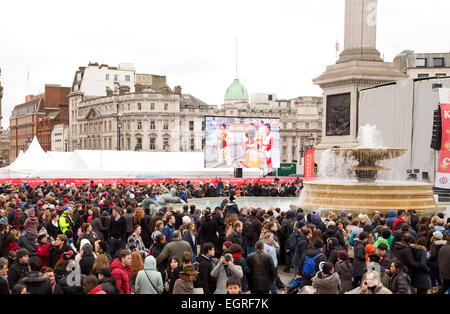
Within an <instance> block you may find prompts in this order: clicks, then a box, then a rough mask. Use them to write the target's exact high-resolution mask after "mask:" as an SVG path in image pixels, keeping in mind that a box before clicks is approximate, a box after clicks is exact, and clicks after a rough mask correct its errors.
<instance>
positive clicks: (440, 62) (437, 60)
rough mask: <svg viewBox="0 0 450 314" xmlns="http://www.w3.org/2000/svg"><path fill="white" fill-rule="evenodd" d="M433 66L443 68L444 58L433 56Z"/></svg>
mask: <svg viewBox="0 0 450 314" xmlns="http://www.w3.org/2000/svg"><path fill="white" fill-rule="evenodd" d="M433 67H435V68H443V67H444V58H433Z"/></svg>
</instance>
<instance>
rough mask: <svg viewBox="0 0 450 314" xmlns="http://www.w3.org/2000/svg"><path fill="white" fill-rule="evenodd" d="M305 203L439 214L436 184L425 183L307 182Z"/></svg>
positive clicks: (323, 207) (359, 210) (326, 208)
mask: <svg viewBox="0 0 450 314" xmlns="http://www.w3.org/2000/svg"><path fill="white" fill-rule="evenodd" d="M301 206H302V208H304V209H305V210H307V211H308V212H309V211H313V210H314V211H320V212H323V211H326V212H330V211H333V212H336V213H337V214H339V213H340V212H342V211H345V212H349V211H350V212H353V213H357V214H359V213H361V214H373V212H374V211H375V210H377V211H379V212H381V213H383V215H386V214H387V212H388V211H389V210H395V211H397V210H399V209H404V210H409V209H414V210H416V212H417V214H418V215H428V214H432V213H436V212H437V210H438V208H437V206H436V203H435V200H434V193H433V185H432V184H428V183H422V182H412V183H410V182H377V183H361V182H360V183H356V182H353V181H350V182H332V181H331V182H304V188H303V190H302V195H301Z"/></svg>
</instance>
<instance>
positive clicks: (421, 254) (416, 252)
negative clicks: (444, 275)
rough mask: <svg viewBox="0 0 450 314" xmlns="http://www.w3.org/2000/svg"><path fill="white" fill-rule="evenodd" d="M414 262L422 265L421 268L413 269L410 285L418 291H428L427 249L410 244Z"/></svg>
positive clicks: (429, 284)
mask: <svg viewBox="0 0 450 314" xmlns="http://www.w3.org/2000/svg"><path fill="white" fill-rule="evenodd" d="M411 248H412V252H413V256H414V260H415V261H416V262H417V263H419V264H420V265H422V267H423V268H418V269H414V270H413V271H412V273H411V285H412V286H413V287H416V288H418V289H426V290H428V289H430V288H431V283H430V280H429V276H428V273H429V271H430V270H429V268H428V266H427V248H426V247H424V246H422V245H418V244H411Z"/></svg>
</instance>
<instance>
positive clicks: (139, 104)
mask: <svg viewBox="0 0 450 314" xmlns="http://www.w3.org/2000/svg"><path fill="white" fill-rule="evenodd" d="M137 106H138V110H142V105H141V103H140V102H138V105H137Z"/></svg>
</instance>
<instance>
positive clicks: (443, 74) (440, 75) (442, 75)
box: [435, 73, 447, 77]
mask: <svg viewBox="0 0 450 314" xmlns="http://www.w3.org/2000/svg"><path fill="white" fill-rule="evenodd" d="M435 76H436V77H446V76H447V74H446V73H436V75H435Z"/></svg>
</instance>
